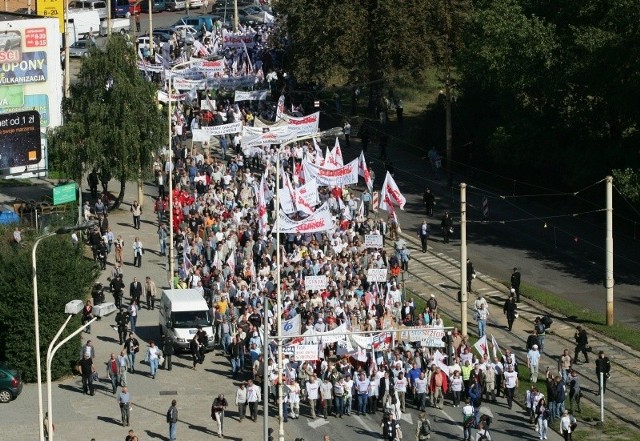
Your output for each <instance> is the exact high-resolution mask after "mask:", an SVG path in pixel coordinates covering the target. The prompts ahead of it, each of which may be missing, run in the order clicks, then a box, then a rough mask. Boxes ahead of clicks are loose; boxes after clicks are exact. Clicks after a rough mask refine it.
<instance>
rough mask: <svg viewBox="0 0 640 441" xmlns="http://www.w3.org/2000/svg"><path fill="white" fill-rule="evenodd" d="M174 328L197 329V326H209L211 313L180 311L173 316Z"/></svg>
mask: <svg viewBox="0 0 640 441" xmlns="http://www.w3.org/2000/svg"><path fill="white" fill-rule="evenodd" d="M172 315H173V327H174V328H195V327H196V326H209V325H211V320H210V319H209V311H179V312H174V313H173V314H172Z"/></svg>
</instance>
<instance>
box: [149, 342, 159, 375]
mask: <svg viewBox="0 0 640 441" xmlns="http://www.w3.org/2000/svg"><path fill="white" fill-rule="evenodd" d="M159 358H160V349H159V348H158V347H157V346H156V343H155V342H154V341H153V340H150V341H149V347H148V348H147V361H148V362H149V374H150V375H151V378H153V379H155V378H156V372H157V371H158V359H159Z"/></svg>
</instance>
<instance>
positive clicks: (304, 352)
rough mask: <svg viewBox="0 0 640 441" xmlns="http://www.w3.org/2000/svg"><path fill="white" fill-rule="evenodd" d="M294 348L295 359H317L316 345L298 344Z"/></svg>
mask: <svg viewBox="0 0 640 441" xmlns="http://www.w3.org/2000/svg"><path fill="white" fill-rule="evenodd" d="M294 348H295V349H294V354H295V357H296V361H314V360H318V345H298V346H294Z"/></svg>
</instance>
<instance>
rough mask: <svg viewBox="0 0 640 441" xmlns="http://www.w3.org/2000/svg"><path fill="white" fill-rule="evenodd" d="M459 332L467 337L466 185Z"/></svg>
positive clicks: (462, 199) (463, 188)
mask: <svg viewBox="0 0 640 441" xmlns="http://www.w3.org/2000/svg"><path fill="white" fill-rule="evenodd" d="M460 293H461V296H460V300H461V301H460V332H462V335H467V301H468V296H469V293H468V292H467V184H465V183H464V182H461V183H460Z"/></svg>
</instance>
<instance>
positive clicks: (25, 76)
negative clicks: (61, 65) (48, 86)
mask: <svg viewBox="0 0 640 441" xmlns="http://www.w3.org/2000/svg"><path fill="white" fill-rule="evenodd" d="M45 81H47V53H46V52H45V51H36V52H22V56H21V57H20V60H15V61H5V62H2V63H0V85H8V84H29V83H43V82H45Z"/></svg>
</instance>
